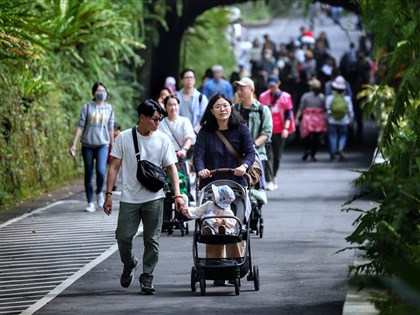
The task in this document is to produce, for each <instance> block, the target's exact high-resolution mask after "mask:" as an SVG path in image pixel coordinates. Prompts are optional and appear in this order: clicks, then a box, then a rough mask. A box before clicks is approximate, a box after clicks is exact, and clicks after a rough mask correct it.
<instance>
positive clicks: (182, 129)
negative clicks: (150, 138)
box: [158, 116, 196, 151]
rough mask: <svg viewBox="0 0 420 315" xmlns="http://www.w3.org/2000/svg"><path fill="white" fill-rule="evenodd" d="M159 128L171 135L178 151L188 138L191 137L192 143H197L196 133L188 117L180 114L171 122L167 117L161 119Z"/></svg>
mask: <svg viewBox="0 0 420 315" xmlns="http://www.w3.org/2000/svg"><path fill="white" fill-rule="evenodd" d="M158 129H159V130H161V131H163V132H164V133H165V134H167V135H168V136H169V138H170V139H171V141H172V145H173V146H174V148H175V150H176V151H178V150H181V149H182V145H183V144H184V142H185V141H186V140H187V139H191V144H194V143H195V138H196V135H195V133H194V130H193V126H192V125H191V121H189V120H188V118H186V117H182V116H178V117H177V118H176V121H175V122H171V121H170V120H169V119H168V117H166V118H165V119H164V120H162V121H161V123H160V124H159V127H158ZM175 138H176V139H175Z"/></svg>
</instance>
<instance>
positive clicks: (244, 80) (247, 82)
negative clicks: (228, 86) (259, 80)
mask: <svg viewBox="0 0 420 315" xmlns="http://www.w3.org/2000/svg"><path fill="white" fill-rule="evenodd" d="M238 85H240V86H249V87H250V88H252V89H253V90H255V86H254V81H252V80H251V79H250V78H242V79H240V80H239V81H235V82H233V86H234V87H238Z"/></svg>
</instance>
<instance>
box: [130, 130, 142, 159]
mask: <svg viewBox="0 0 420 315" xmlns="http://www.w3.org/2000/svg"><path fill="white" fill-rule="evenodd" d="M131 131H132V134H133V142H134V150H135V151H136V158H137V162H140V152H139V144H138V142H137V131H136V127H133V128H132V129H131Z"/></svg>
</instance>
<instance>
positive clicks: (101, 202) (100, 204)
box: [97, 192, 105, 208]
mask: <svg viewBox="0 0 420 315" xmlns="http://www.w3.org/2000/svg"><path fill="white" fill-rule="evenodd" d="M97 200H98V207H99V208H102V207H103V206H104V202H105V197H104V193H102V192H101V193H99V194H98V195H97Z"/></svg>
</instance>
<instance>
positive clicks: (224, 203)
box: [211, 185, 235, 209]
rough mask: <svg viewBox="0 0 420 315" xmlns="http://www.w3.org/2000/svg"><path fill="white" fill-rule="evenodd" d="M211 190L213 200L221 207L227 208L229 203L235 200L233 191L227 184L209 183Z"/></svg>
mask: <svg viewBox="0 0 420 315" xmlns="http://www.w3.org/2000/svg"><path fill="white" fill-rule="evenodd" d="M211 190H212V191H213V194H214V202H215V203H216V205H217V206H219V207H220V208H222V209H227V208H229V207H230V204H231V203H232V202H233V201H234V200H235V193H234V192H233V190H232V188H230V187H229V186H227V185H221V186H216V185H211Z"/></svg>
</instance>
